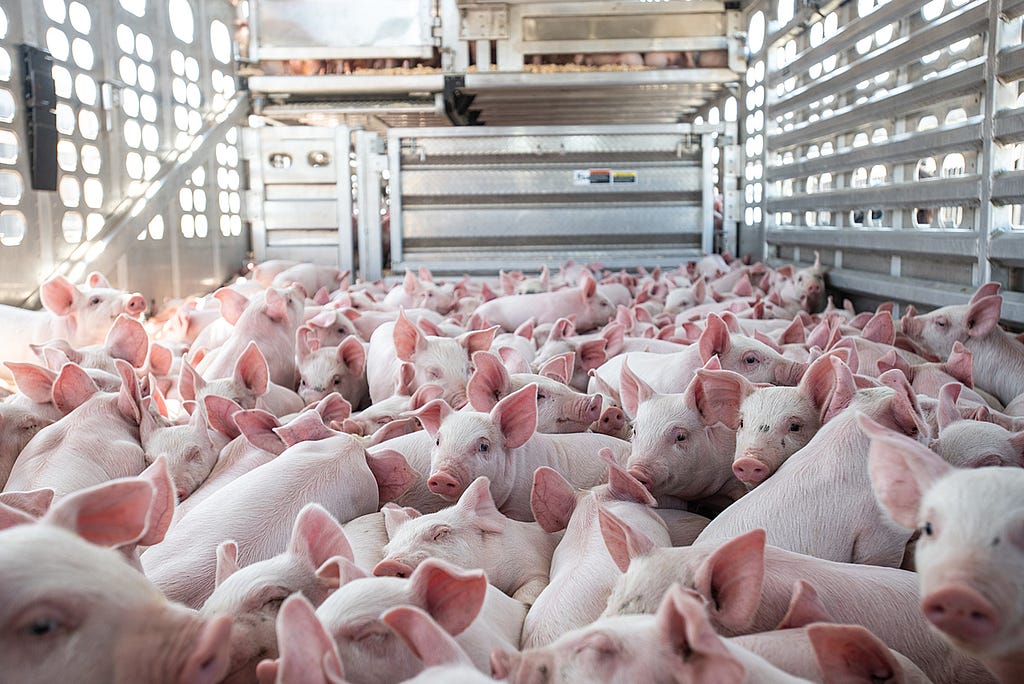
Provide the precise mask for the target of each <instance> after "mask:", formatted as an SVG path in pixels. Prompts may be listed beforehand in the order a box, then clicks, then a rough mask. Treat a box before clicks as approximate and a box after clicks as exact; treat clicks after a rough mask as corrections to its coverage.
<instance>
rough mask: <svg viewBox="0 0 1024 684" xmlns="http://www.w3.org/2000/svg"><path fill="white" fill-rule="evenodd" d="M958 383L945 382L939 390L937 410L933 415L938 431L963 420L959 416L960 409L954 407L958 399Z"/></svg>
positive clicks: (959, 386)
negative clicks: (936, 421) (937, 424)
mask: <svg viewBox="0 0 1024 684" xmlns="http://www.w3.org/2000/svg"><path fill="white" fill-rule="evenodd" d="M960 388H961V385H960V383H957V382H947V383H946V384H945V385H943V386H942V388H941V389H940V390H939V409H938V411H936V413H935V417H936V419H937V420H938V423H939V430H940V431H942V430H945V429H946V428H947V427H949V426H950V425H951V424H953V423H955V422H957V421H959V420H963V416H961V415H960V409H958V408H957V406H956V401H957V399H959V398H960Z"/></svg>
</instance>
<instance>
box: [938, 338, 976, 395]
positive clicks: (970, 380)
mask: <svg viewBox="0 0 1024 684" xmlns="http://www.w3.org/2000/svg"><path fill="white" fill-rule="evenodd" d="M942 369H943V370H944V371H946V372H947V373H949V374H950V375H952V376H953V377H954V378H956V379H957V380H958V381H960V382H961V383H963V384H964V385H965V386H966V387H971V388H973V387H974V354H973V353H971V350H970V349H968V348H967V347H965V346H964V345H963V344H961V343H960V341H959V340H957V341H956V342H954V343H953V350H952V351H951V352H949V358H948V359H946V363H944V364H942Z"/></svg>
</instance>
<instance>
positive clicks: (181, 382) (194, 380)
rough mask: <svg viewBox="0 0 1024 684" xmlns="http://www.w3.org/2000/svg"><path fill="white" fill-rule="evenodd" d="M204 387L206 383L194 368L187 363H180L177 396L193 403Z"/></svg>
mask: <svg viewBox="0 0 1024 684" xmlns="http://www.w3.org/2000/svg"><path fill="white" fill-rule="evenodd" d="M204 387H206V381H205V380H203V378H202V376H201V375H199V373H197V372H196V369H195V367H193V366H192V364H191V363H189V362H188V361H184V360H183V361H182V362H181V372H180V373H178V394H180V395H181V398H182V399H184V400H186V401H194V400H195V398H196V396H198V394H199V392H200V390H202V389H203V388H204Z"/></svg>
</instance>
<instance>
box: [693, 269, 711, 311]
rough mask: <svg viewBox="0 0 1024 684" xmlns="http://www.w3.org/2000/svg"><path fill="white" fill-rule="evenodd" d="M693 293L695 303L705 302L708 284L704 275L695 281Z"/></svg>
mask: <svg viewBox="0 0 1024 684" xmlns="http://www.w3.org/2000/svg"><path fill="white" fill-rule="evenodd" d="M692 294H693V303H694V305H697V304H703V303H704V300H705V299H707V298H708V284H707V281H706V280H705V279H704V276H703V275H702V276H700V277H699V278H697V280H696V281H695V282H694V283H693V288H692Z"/></svg>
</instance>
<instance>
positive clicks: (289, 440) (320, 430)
mask: <svg viewBox="0 0 1024 684" xmlns="http://www.w3.org/2000/svg"><path fill="white" fill-rule="evenodd" d="M273 430H274V432H275V433H276V434H277V436H278V437H280V438H281V441H282V442H284V444H285V446H286V447H290V446H294V445H296V444H298V443H299V442H316V441H319V440H321V439H327V438H328V437H333V436H334V435H335V434H336V433H335V432H334V431H333V430H331V429H330V428H329V427H327V426H326V425H324V419H323V417H321V415H320V414H319V413H317V412H316V411H304V412H303V413H301V414H299V416H297V417H296V418H295V419H294V420H292V421H289V422H288V423H286V424H285V425H282V426H280V427H275V428H273Z"/></svg>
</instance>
